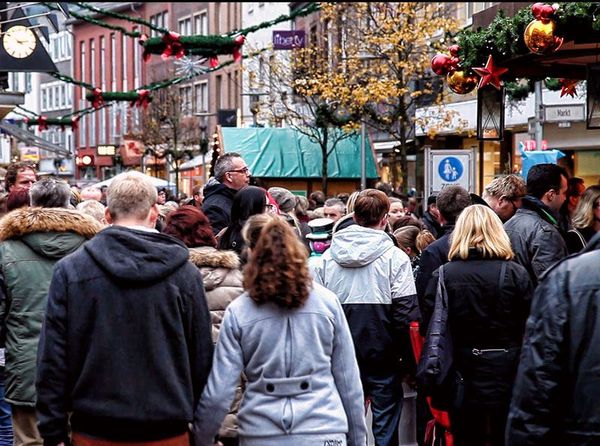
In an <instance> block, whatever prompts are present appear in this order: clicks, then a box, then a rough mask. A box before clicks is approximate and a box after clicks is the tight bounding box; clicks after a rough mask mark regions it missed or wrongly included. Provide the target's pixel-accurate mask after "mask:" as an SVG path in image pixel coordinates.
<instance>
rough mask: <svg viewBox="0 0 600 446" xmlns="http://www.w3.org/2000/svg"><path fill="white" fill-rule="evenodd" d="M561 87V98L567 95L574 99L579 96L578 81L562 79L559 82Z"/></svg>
mask: <svg viewBox="0 0 600 446" xmlns="http://www.w3.org/2000/svg"><path fill="white" fill-rule="evenodd" d="M559 82H560V84H561V87H560V97H561V98H562V97H563V96H565V95H567V94H568V95H569V96H571V97H572V98H574V97H575V95H576V94H577V82H579V81H578V80H577V79H560V80H559Z"/></svg>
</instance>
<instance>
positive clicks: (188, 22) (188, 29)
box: [178, 17, 192, 36]
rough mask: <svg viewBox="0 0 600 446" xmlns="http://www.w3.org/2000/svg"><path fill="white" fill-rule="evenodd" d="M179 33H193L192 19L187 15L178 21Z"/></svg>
mask: <svg viewBox="0 0 600 446" xmlns="http://www.w3.org/2000/svg"><path fill="white" fill-rule="evenodd" d="M178 29H179V34H181V35H182V36H191V35H192V19H191V18H189V17H187V18H185V19H181V20H179V21H178Z"/></svg>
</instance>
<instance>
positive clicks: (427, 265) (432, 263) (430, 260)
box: [415, 224, 454, 336]
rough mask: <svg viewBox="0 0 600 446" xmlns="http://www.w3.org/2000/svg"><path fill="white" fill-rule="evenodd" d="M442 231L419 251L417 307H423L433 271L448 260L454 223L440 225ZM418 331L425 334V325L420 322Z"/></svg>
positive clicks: (416, 284)
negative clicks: (434, 239) (438, 236)
mask: <svg viewBox="0 0 600 446" xmlns="http://www.w3.org/2000/svg"><path fill="white" fill-rule="evenodd" d="M442 231H444V235H442V236H441V237H440V238H439V239H437V240H436V241H435V242H433V243H432V244H430V245H429V246H428V247H427V248H425V249H424V250H423V252H422V253H421V258H420V260H419V270H418V273H417V277H416V278H415V286H416V288H417V296H418V298H419V308H423V305H424V302H423V299H424V297H425V291H426V290H427V285H428V284H429V281H430V280H431V276H432V275H433V272H434V271H435V270H436V269H438V268H439V267H440V266H442V265H443V264H444V263H447V262H448V251H450V236H451V235H452V231H454V224H451V225H444V226H442ZM428 320H429V319H428ZM420 331H421V334H422V335H423V336H425V332H426V331H427V325H426V324H421V325H420Z"/></svg>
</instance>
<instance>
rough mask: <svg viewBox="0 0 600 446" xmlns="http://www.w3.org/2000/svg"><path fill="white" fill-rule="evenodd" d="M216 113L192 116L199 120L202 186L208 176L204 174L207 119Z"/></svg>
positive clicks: (201, 113)
mask: <svg viewBox="0 0 600 446" xmlns="http://www.w3.org/2000/svg"><path fill="white" fill-rule="evenodd" d="M216 115H217V114H216V113H207V112H200V113H195V114H194V116H198V117H199V118H200V153H202V184H206V181H207V180H208V175H207V174H206V153H207V152H208V138H207V137H206V131H207V130H208V117H209V116H216Z"/></svg>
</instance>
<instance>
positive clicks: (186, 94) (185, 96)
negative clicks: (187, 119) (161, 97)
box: [179, 87, 192, 115]
mask: <svg viewBox="0 0 600 446" xmlns="http://www.w3.org/2000/svg"><path fill="white" fill-rule="evenodd" d="M179 100H180V101H181V112H182V113H183V114H184V115H191V114H192V87H181V88H180V89H179Z"/></svg>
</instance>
